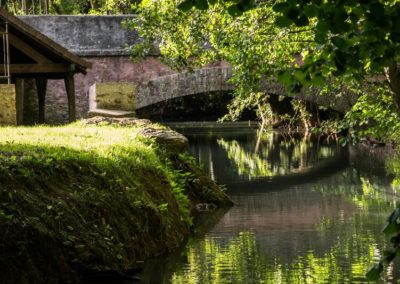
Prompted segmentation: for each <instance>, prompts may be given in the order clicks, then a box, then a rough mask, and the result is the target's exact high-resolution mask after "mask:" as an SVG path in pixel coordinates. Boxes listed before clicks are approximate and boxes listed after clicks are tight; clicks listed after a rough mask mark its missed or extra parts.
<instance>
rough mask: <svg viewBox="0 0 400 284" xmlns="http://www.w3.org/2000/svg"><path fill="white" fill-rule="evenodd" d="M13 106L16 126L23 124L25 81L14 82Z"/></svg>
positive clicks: (17, 80)
mask: <svg viewBox="0 0 400 284" xmlns="http://www.w3.org/2000/svg"><path fill="white" fill-rule="evenodd" d="M15 81H16V82H15V93H16V98H15V105H16V109H17V125H21V124H23V123H24V89H25V80H24V79H20V78H17V79H16V80H15Z"/></svg>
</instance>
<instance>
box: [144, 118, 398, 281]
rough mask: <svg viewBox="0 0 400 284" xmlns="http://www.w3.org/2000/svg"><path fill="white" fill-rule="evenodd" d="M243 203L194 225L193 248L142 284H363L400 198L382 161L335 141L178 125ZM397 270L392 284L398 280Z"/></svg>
mask: <svg viewBox="0 0 400 284" xmlns="http://www.w3.org/2000/svg"><path fill="white" fill-rule="evenodd" d="M175 129H177V130H178V131H180V132H181V133H183V134H184V135H186V136H187V137H188V138H189V141H190V149H189V151H190V153H191V154H193V155H194V157H195V158H196V161H197V163H198V164H200V165H202V166H203V167H204V169H205V170H206V171H207V172H208V173H209V174H210V176H211V177H212V178H213V179H214V180H216V181H217V182H218V183H219V184H224V185H225V186H226V190H227V193H228V195H229V196H230V197H231V198H232V200H233V202H234V203H235V205H234V206H233V207H232V208H230V209H229V210H216V211H212V212H204V213H202V214H200V215H199V216H198V217H197V218H196V219H195V224H196V227H195V231H194V233H193V236H192V237H191V238H190V239H189V241H188V243H187V245H186V246H185V247H184V248H182V249H180V250H177V251H176V252H173V253H172V254H171V255H169V256H167V257H163V258H159V259H153V260H149V261H147V262H146V263H145V268H144V272H143V275H142V282H143V283H182V284H186V283H200V284H203V283H215V284H219V283H365V282H366V280H365V278H364V275H365V273H366V271H368V269H369V268H370V267H371V266H372V265H373V263H375V262H376V261H377V260H378V259H379V258H380V257H381V255H382V253H383V250H384V247H385V246H387V243H388V241H387V238H386V237H385V236H384V234H383V233H382V232H381V229H382V226H383V224H384V221H385V219H386V218H387V216H388V214H389V213H390V212H391V211H392V209H393V208H394V206H395V203H396V199H397V197H396V196H397V195H396V191H395V189H393V188H392V186H391V181H392V177H391V176H390V175H388V174H386V172H385V164H384V160H383V159H374V158H371V156H370V155H369V154H368V151H367V150H366V149H363V148H360V147H341V146H339V145H338V144H337V143H336V142H335V141H326V140H324V139H316V138H314V139H307V138H304V137H302V136H301V135H292V136H289V135H287V134H286V135H284V134H282V133H277V132H271V133H264V134H263V135H261V136H259V135H258V132H257V129H255V128H248V127H222V128H221V127H200V128H199V127H187V126H186V127H179V125H175ZM398 271H399V266H398V265H396V264H392V265H391V266H390V267H389V268H388V269H387V271H386V274H385V276H384V280H383V282H384V283H394V282H395V281H394V280H395V279H398V278H399V276H400V275H399V272H398Z"/></svg>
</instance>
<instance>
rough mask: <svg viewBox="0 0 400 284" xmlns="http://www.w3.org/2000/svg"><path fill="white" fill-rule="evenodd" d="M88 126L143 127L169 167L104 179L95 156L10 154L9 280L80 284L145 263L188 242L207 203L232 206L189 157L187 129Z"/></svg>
mask: <svg viewBox="0 0 400 284" xmlns="http://www.w3.org/2000/svg"><path fill="white" fill-rule="evenodd" d="M83 123H84V124H87V125H93V124H94V125H98V126H95V127H103V126H104V125H106V126H107V125H108V126H110V125H111V126H112V125H116V126H117V127H128V128H129V127H133V128H140V130H139V134H140V135H139V136H140V138H139V139H142V140H144V141H145V143H148V144H149V145H150V146H151V147H152V148H154V151H155V152H156V155H157V156H158V157H159V160H160V161H161V164H160V165H159V166H157V167H156V168H150V169H146V168H139V169H137V171H136V172H132V173H131V175H130V176H124V175H123V174H120V173H119V172H120V171H124V170H126V169H123V168H115V171H114V170H111V172H110V173H104V172H102V169H100V168H98V165H97V164H96V163H95V162H94V161H91V159H90V158H89V159H85V160H79V159H74V158H71V157H73V154H74V153H72V155H65V158H59V159H55V158H54V157H47V156H46V153H45V151H44V150H43V149H40V148H39V147H38V149H35V151H36V152H38V153H39V154H38V155H39V156H40V157H39V158H34V159H31V158H30V159H25V158H24V156H23V155H24V153H17V152H15V153H14V152H13V153H10V152H7V151H4V150H2V149H0V154H1V155H0V184H1V185H2V188H1V190H0V203H1V206H0V238H1V239H2V242H1V244H0V267H1V268H0V273H1V275H2V276H1V277H0V279H1V280H2V281H1V282H2V283H76V282H77V281H79V280H80V278H82V277H86V276H87V275H85V271H86V272H87V270H88V268H90V271H91V272H93V271H104V270H110V269H111V270H116V271H124V270H126V269H130V268H132V267H136V266H137V263H138V261H143V260H145V259H146V258H149V257H154V256H157V255H161V254H165V253H167V252H169V251H171V250H173V249H175V248H177V247H179V246H182V245H183V244H184V243H185V241H186V239H187V237H188V236H189V235H190V232H191V217H190V216H194V215H195V214H196V208H197V206H198V204H204V203H206V204H212V206H210V207H212V208H214V207H215V208H217V207H228V206H231V205H232V202H231V200H230V199H229V197H228V196H227V195H226V194H225V193H224V192H223V191H222V190H221V188H220V187H219V186H218V185H216V184H215V182H213V181H212V180H211V179H210V178H209V177H208V176H207V175H206V174H205V173H204V172H203V171H202V170H201V169H200V168H199V167H198V166H196V165H195V163H194V161H193V160H192V159H191V158H190V157H189V156H188V155H187V154H186V153H185V151H186V148H187V143H188V142H187V139H186V138H185V137H184V136H182V135H180V134H179V133H177V132H175V131H172V130H171V129H168V128H163V127H161V128H160V127H159V126H157V125H154V124H152V123H151V122H150V121H147V120H139V119H110V118H93V119H88V120H86V121H84V122H83ZM91 127H93V126H91ZM100 139H101V138H100ZM56 150H58V149H56ZM62 150H63V151H66V149H62ZM76 154H77V155H79V154H82V153H76ZM121 159H124V158H123V157H121ZM102 162H103V163H107V161H102ZM123 165H124V166H125V167H126V166H128V167H129V166H132V167H135V164H134V162H132V164H130V162H128V164H123ZM109 168H110V167H109ZM111 168H112V167H111ZM132 187H137V188H136V189H135V194H139V192H144V197H143V196H142V197H140V198H139V197H138V196H134V195H135V194H133V193H132V192H131V191H130V188H132ZM180 188H181V189H182V188H183V190H182V191H179V189H180ZM83 191H85V192H83ZM182 204H183V206H182ZM183 207H184V208H183ZM182 208H183V209H182ZM185 210H187V211H185ZM83 270H84V271H83ZM89 280H90V279H89Z"/></svg>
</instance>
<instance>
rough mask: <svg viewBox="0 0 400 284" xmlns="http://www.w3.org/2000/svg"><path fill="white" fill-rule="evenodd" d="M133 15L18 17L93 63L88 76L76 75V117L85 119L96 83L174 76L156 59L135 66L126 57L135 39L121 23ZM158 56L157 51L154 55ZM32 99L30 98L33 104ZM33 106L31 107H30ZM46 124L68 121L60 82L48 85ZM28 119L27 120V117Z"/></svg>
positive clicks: (64, 93) (62, 85) (65, 100)
mask: <svg viewBox="0 0 400 284" xmlns="http://www.w3.org/2000/svg"><path fill="white" fill-rule="evenodd" d="M131 17H132V16H126V15H125V16H20V17H19V18H20V19H21V20H23V21H24V22H26V23H27V24H29V25H30V26H32V27H34V28H36V29H37V30H39V31H40V32H42V33H43V34H44V35H46V36H48V37H49V38H51V39H53V40H54V41H56V42H58V43H59V44H61V45H62V46H64V47H66V48H67V49H68V50H70V51H71V52H73V53H75V54H77V55H79V56H81V57H82V58H83V59H85V60H87V61H90V62H92V64H93V66H92V68H91V69H88V70H87V74H86V75H83V74H77V75H75V90H76V115H77V118H85V117H87V113H88V111H89V87H90V86H91V85H93V84H95V83H104V82H131V83H139V82H142V81H148V80H151V79H154V78H156V77H159V76H164V75H168V74H171V73H173V72H172V71H171V70H170V69H169V68H168V67H167V66H165V65H164V64H162V63H161V62H160V60H159V59H158V58H157V57H154V56H153V57H148V58H146V59H145V60H142V61H140V62H136V63H134V62H133V61H132V60H131V59H130V58H129V51H128V49H127V48H126V46H127V44H134V43H135V42H137V40H138V38H137V35H136V33H135V32H133V31H127V30H125V29H124V28H123V26H122V24H121V22H123V21H125V20H128V19H129V18H131ZM154 54H157V52H154ZM33 100H34V98H33V97H32V98H31V101H33ZM31 106H32V107H33V105H32V104H31ZM45 117H46V119H45V120H46V122H47V123H61V122H66V121H68V103H67V94H66V90H65V86H64V81H63V80H51V81H49V82H48V87H47V96H46V115H45ZM27 119H28V120H31V119H30V118H27ZM34 119H35V118H34Z"/></svg>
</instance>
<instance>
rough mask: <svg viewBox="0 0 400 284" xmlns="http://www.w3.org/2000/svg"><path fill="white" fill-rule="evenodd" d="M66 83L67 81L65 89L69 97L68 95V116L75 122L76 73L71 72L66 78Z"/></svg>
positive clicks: (70, 120)
mask: <svg viewBox="0 0 400 284" xmlns="http://www.w3.org/2000/svg"><path fill="white" fill-rule="evenodd" d="M64 83H65V89H66V90H67V97H68V118H69V122H73V121H75V119H76V110H75V84H74V74H73V73H69V74H68V75H67V76H66V77H65V78H64Z"/></svg>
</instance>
